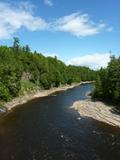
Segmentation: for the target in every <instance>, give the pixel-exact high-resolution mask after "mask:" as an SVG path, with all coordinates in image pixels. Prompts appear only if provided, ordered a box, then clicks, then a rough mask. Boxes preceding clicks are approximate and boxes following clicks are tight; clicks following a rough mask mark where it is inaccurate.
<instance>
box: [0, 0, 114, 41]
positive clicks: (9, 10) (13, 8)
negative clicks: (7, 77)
mask: <svg viewBox="0 0 120 160" xmlns="http://www.w3.org/2000/svg"><path fill="white" fill-rule="evenodd" d="M47 2H48V3H49V5H52V1H48V0H47ZM34 8H35V6H34V5H32V4H31V3H29V2H28V1H24V2H20V3H17V4H10V3H3V2H0V39H7V38H10V37H11V36H13V35H14V34H15V33H16V32H17V31H19V30H20V29H21V28H26V29H27V30H29V31H36V30H41V31H42V30H44V31H50V32H51V31H52V32H53V31H56V32H57V31H61V32H68V33H71V34H72V35H74V36H76V37H81V36H90V35H95V34H98V33H100V32H101V31H102V30H103V29H104V30H105V31H108V32H111V31H112V28H111V27H109V28H107V27H106V24H104V23H99V24H95V23H94V22H92V21H91V20H90V18H89V16H88V14H80V13H78V12H76V13H73V14H70V15H68V16H64V17H61V18H58V19H56V20H53V21H50V22H46V20H44V19H43V18H41V17H37V16H35V15H34Z"/></svg>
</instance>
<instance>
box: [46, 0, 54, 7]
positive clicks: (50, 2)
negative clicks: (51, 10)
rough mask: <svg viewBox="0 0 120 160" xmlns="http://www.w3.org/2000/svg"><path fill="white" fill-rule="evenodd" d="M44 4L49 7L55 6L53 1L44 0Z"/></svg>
mask: <svg viewBox="0 0 120 160" xmlns="http://www.w3.org/2000/svg"><path fill="white" fill-rule="evenodd" d="M44 3H45V4H46V5H48V6H53V2H52V0H44Z"/></svg>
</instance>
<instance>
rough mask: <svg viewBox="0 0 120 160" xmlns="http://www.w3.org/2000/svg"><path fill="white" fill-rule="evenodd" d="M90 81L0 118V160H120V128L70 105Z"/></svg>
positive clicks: (89, 85)
mask: <svg viewBox="0 0 120 160" xmlns="http://www.w3.org/2000/svg"><path fill="white" fill-rule="evenodd" d="M91 90H92V85H91V84H85V85H80V86H77V87H74V88H72V89H68V90H67V91H64V92H57V93H54V94H52V95H49V96H47V97H42V98H38V99H35V100H32V101H29V102H28V103H26V104H23V105H21V106H18V107H16V108H15V109H14V110H13V111H12V112H11V113H10V114H8V115H7V116H5V117H4V118H2V119H1V120H0V160H120V129H118V128H115V127H112V126H109V125H107V124H105V123H101V122H98V121H95V120H93V119H91V118H86V117H80V115H79V114H78V113H77V111H75V110H74V109H71V108H70V106H72V104H73V103H74V102H75V101H77V100H83V99H86V97H85V95H86V93H87V92H88V91H91Z"/></svg>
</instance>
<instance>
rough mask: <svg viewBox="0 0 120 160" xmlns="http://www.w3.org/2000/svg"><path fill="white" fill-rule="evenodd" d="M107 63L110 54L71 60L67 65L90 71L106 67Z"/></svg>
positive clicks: (92, 55)
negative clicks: (85, 67)
mask: <svg viewBox="0 0 120 160" xmlns="http://www.w3.org/2000/svg"><path fill="white" fill-rule="evenodd" d="M109 61H110V53H103V54H100V53H96V54H89V55H85V56H81V57H76V58H73V59H71V60H69V61H68V62H67V64H69V65H76V66H87V67H90V68H92V69H99V68H101V67H106V66H107V64H108V62H109Z"/></svg>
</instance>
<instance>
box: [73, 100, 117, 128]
mask: <svg viewBox="0 0 120 160" xmlns="http://www.w3.org/2000/svg"><path fill="white" fill-rule="evenodd" d="M71 108H74V109H75V110H77V111H78V112H79V114H80V116H82V117H90V118H93V119H95V120H98V121H101V122H105V123H107V124H109V125H112V126H116V127H120V115H117V114H115V113H114V112H112V111H113V109H114V107H113V106H108V105H106V104H104V103H103V102H101V101H96V102H93V101H92V100H91V99H89V100H84V101H77V102H75V103H74V104H73V106H72V107H71Z"/></svg>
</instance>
